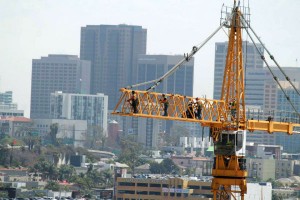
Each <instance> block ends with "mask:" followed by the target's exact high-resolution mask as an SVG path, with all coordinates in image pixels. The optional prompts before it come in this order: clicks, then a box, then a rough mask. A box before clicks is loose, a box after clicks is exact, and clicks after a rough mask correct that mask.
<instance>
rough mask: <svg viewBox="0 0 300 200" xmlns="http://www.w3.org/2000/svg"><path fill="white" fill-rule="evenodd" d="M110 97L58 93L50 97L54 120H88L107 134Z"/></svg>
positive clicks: (51, 112) (51, 115) (88, 122)
mask: <svg viewBox="0 0 300 200" xmlns="http://www.w3.org/2000/svg"><path fill="white" fill-rule="evenodd" d="M107 108H108V97H107V95H104V94H95V95H91V94H74V93H72V94H71V93H62V92H60V91H56V92H55V93H51V97H50V117H51V118H52V119H71V120H87V124H88V125H89V126H97V127H99V128H102V129H103V132H104V133H106V132H107V112H108V111H107Z"/></svg>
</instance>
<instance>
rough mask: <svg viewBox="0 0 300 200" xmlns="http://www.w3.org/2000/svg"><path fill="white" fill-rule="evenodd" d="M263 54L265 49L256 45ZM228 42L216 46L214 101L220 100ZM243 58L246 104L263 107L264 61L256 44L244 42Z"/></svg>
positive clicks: (218, 43)
mask: <svg viewBox="0 0 300 200" xmlns="http://www.w3.org/2000/svg"><path fill="white" fill-rule="evenodd" d="M256 45H257V47H258V48H259V51H260V52H261V53H262V54H263V53H264V51H263V47H262V46H261V45H260V44H256ZM227 50H228V42H217V43H216V45H215V69H214V99H220V97H221V91H222V84H223V76H224V68H225V65H226V56H227ZM243 58H244V63H243V64H244V72H245V102H246V105H256V106H261V107H263V100H264V80H265V71H264V70H263V60H262V59H261V56H260V54H259V53H258V52H257V50H256V48H255V46H254V44H252V43H249V42H247V41H244V42H243Z"/></svg>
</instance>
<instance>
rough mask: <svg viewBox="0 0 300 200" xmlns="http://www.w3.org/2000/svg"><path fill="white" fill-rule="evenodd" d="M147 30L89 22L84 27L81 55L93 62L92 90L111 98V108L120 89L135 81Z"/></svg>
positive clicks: (144, 46)
mask: <svg viewBox="0 0 300 200" xmlns="http://www.w3.org/2000/svg"><path fill="white" fill-rule="evenodd" d="M146 40H147V30H146V29H144V28H142V27H141V26H130V25H88V26H86V27H82V28H81V42H80V58H81V59H84V60H90V61H91V72H92V73H91V93H92V94H96V93H104V94H105V95H108V97H109V104H108V107H109V109H110V110H112V109H113V108H114V106H115V105H116V103H117V101H118V99H119V96H120V93H119V89H120V88H122V87H125V86H127V85H129V84H131V83H133V82H134V80H136V71H137V65H136V62H137V56H138V55H139V54H146Z"/></svg>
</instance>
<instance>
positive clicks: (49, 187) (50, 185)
mask: <svg viewBox="0 0 300 200" xmlns="http://www.w3.org/2000/svg"><path fill="white" fill-rule="evenodd" d="M45 189H47V190H52V191H59V190H60V186H59V184H58V183H57V182H55V181H48V182H47V185H46V186H45Z"/></svg>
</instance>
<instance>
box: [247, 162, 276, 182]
mask: <svg viewBox="0 0 300 200" xmlns="http://www.w3.org/2000/svg"><path fill="white" fill-rule="evenodd" d="M246 162H247V163H246V165H247V171H248V177H252V178H255V179H259V180H261V181H267V180H269V179H273V180H275V178H276V177H275V172H276V169H275V163H276V160H274V159H252V158H248V159H246Z"/></svg>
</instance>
